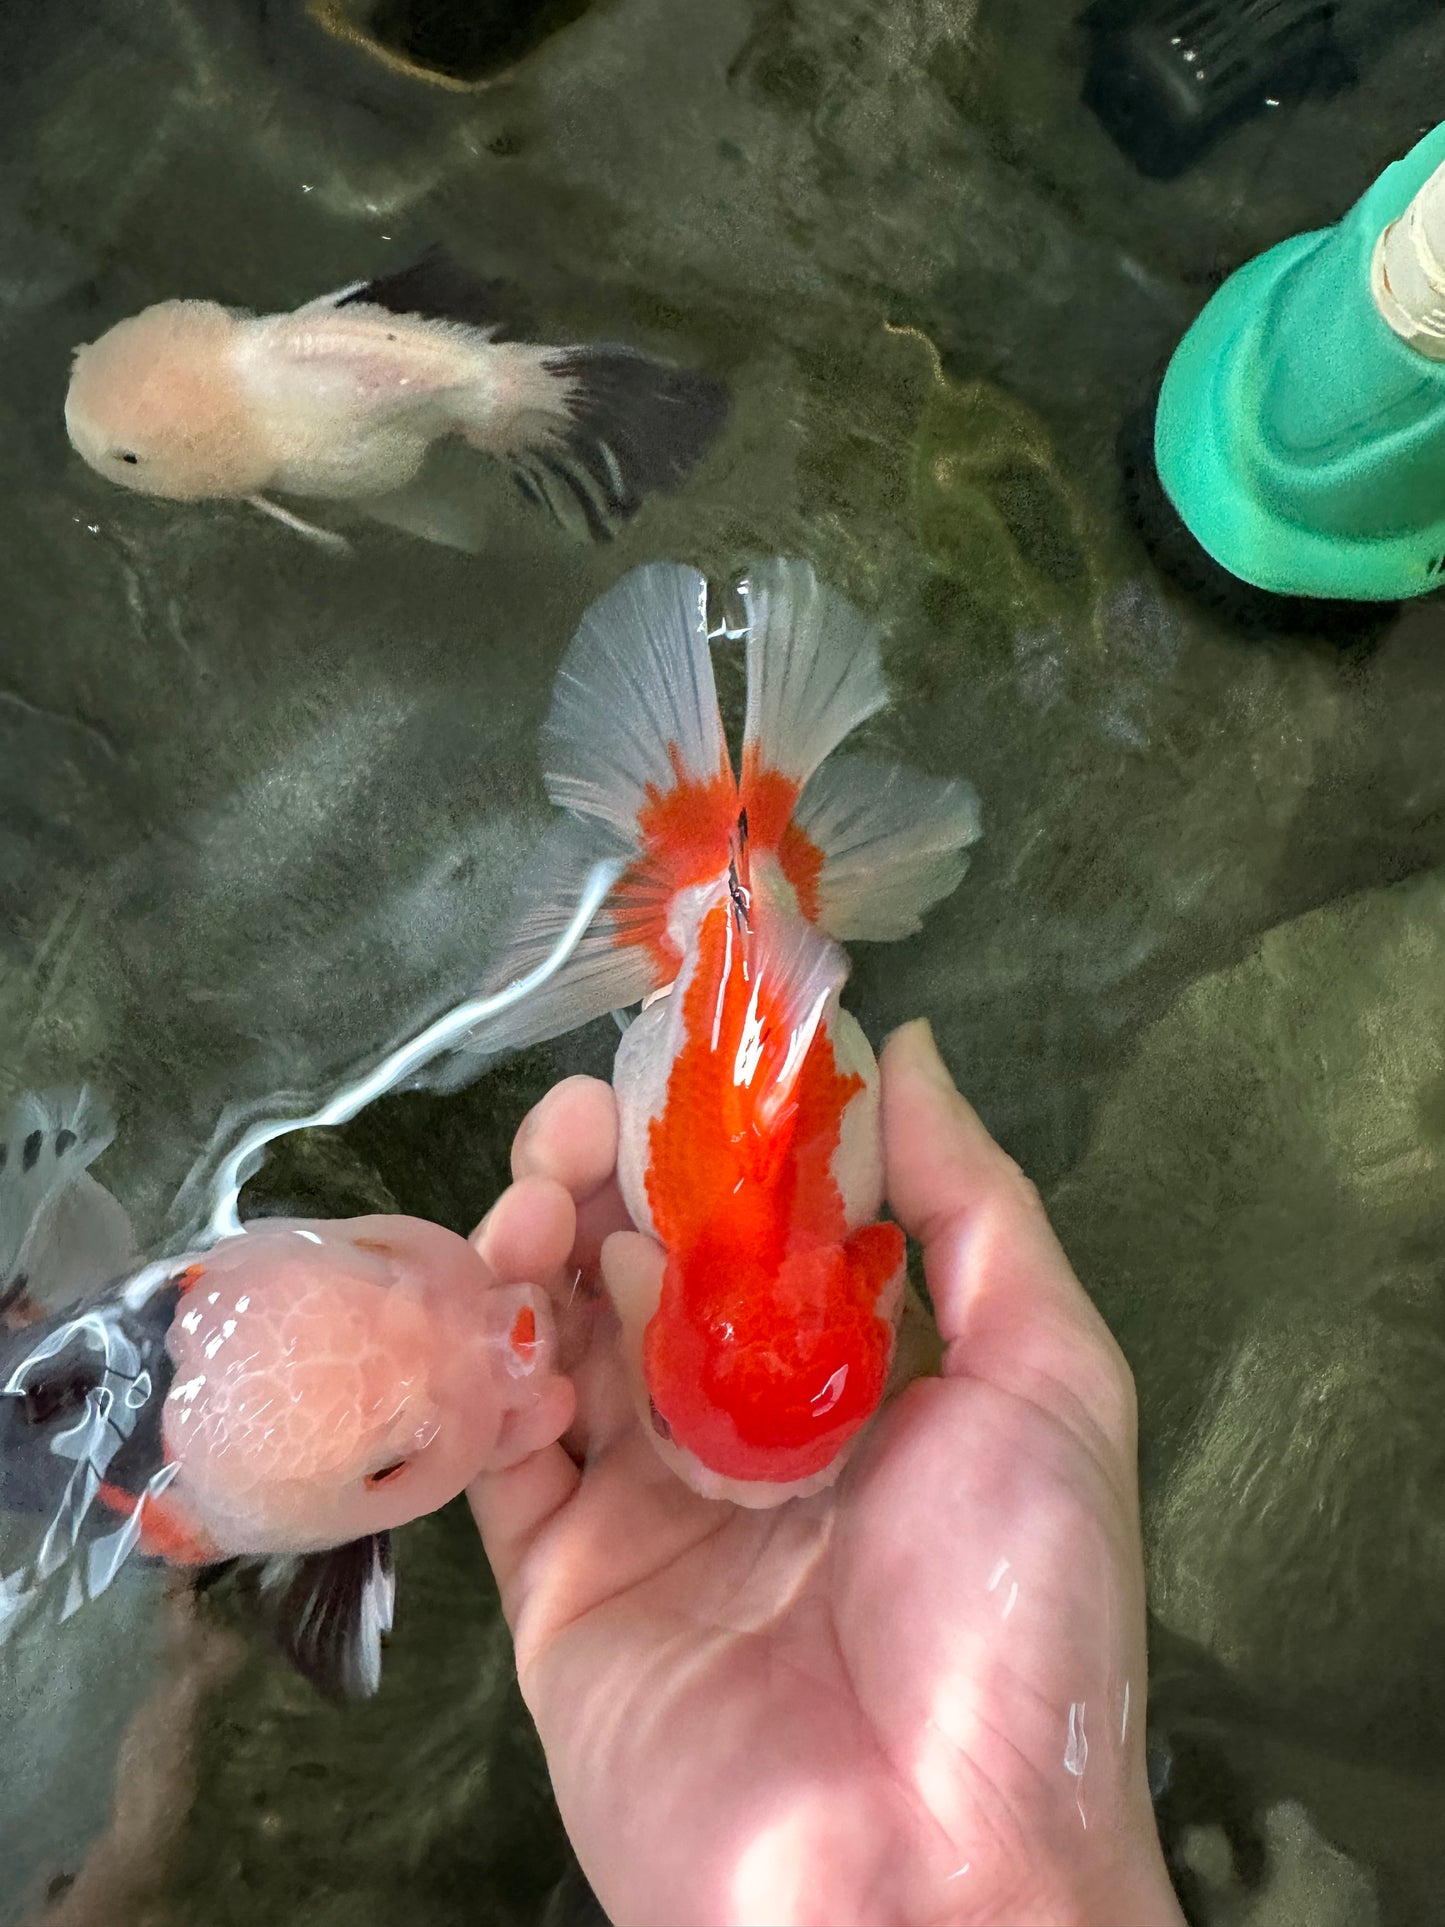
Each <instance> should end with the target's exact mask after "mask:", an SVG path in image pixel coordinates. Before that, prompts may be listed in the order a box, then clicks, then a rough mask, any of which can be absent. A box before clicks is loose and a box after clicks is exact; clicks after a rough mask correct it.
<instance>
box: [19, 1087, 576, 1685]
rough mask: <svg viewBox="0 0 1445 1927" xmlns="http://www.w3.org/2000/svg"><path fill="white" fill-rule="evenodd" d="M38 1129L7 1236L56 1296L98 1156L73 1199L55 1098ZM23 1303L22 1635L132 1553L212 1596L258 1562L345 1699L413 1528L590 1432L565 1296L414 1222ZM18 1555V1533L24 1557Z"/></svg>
mask: <svg viewBox="0 0 1445 1927" xmlns="http://www.w3.org/2000/svg"><path fill="white" fill-rule="evenodd" d="M60 1114H61V1113H60V1112H59V1111H54V1112H52V1113H47V1117H48V1120H49V1124H48V1125H47V1126H44V1127H41V1128H49V1125H53V1120H54V1116H55V1115H60ZM17 1115H18V1117H19V1122H20V1125H21V1126H23V1127H28V1128H23V1129H22V1130H21V1131H20V1133H19V1134H18V1135H17V1134H16V1133H15V1132H14V1131H12V1132H11V1133H9V1134H7V1137H6V1139H5V1146H6V1157H5V1166H4V1169H3V1170H0V1235H3V1236H4V1237H5V1238H6V1239H7V1245H6V1247H5V1249H6V1250H7V1251H8V1250H12V1249H13V1250H14V1251H17V1252H20V1253H23V1254H28V1258H27V1262H29V1263H30V1264H31V1265H32V1267H33V1269H32V1272H31V1277H32V1278H34V1277H35V1276H46V1277H51V1276H53V1266H52V1265H51V1262H50V1255H49V1248H48V1244H47V1240H46V1237H45V1235H44V1231H45V1223H46V1222H49V1223H50V1224H52V1225H61V1224H63V1223H64V1222H65V1216H64V1213H63V1211H62V1210H61V1207H62V1206H63V1205H64V1203H65V1200H66V1198H67V1197H68V1196H74V1195H75V1190H74V1188H73V1187H76V1186H78V1185H79V1181H80V1179H81V1177H82V1176H83V1161H82V1160H81V1159H80V1158H79V1157H77V1158H75V1159H73V1160H72V1162H71V1164H70V1166H69V1184H70V1186H71V1187H72V1189H70V1190H67V1188H66V1184H65V1183H64V1182H63V1181H62V1180H61V1179H59V1178H58V1177H57V1176H56V1174H55V1172H54V1171H52V1173H51V1177H50V1182H49V1184H48V1186H44V1187H42V1186H41V1185H39V1184H38V1183H37V1182H36V1176H35V1174H36V1173H37V1172H38V1171H40V1170H41V1169H42V1164H41V1151H37V1152H36V1154H35V1157H34V1158H33V1159H31V1160H30V1161H29V1163H28V1165H27V1158H26V1150H27V1146H29V1145H30V1144H31V1142H32V1138H31V1132H32V1131H33V1130H34V1129H35V1128H37V1126H36V1124H35V1122H34V1119H35V1116H36V1115H37V1113H36V1107H35V1101H34V1100H30V1101H29V1104H28V1107H24V1108H22V1111H21V1112H20V1113H18V1114H17ZM57 1128H58V1129H59V1130H60V1131H62V1132H64V1131H66V1130H68V1129H69V1128H70V1127H69V1126H67V1125H60V1126H58V1127H57ZM92 1141H93V1140H92ZM54 1142H55V1132H54V1130H53V1129H52V1130H51V1135H50V1138H49V1141H48V1143H46V1144H44V1145H42V1147H41V1148H42V1150H43V1151H44V1152H45V1153H46V1154H47V1155H49V1156H50V1157H51V1158H52V1160H53V1159H54V1158H55V1151H54ZM17 1147H18V1155H17ZM72 1148H73V1147H72V1146H71V1145H70V1144H66V1145H65V1146H64V1147H63V1149H62V1151H61V1153H60V1154H59V1155H60V1157H62V1158H63V1157H65V1156H66V1154H67V1153H68V1152H70V1151H71V1150H72ZM17 1174H18V1176H17ZM91 1182H92V1183H93V1180H92V1181H91ZM96 1189H97V1190H99V1187H98V1186H96ZM109 1202H110V1204H111V1205H112V1206H113V1208H114V1210H115V1211H117V1212H118V1211H119V1207H118V1206H115V1205H114V1201H113V1200H110V1201H109ZM37 1205H38V1207H39V1208H40V1210H41V1211H42V1214H44V1215H43V1217H42V1220H41V1222H40V1223H39V1224H38V1228H32V1225H31V1224H30V1223H28V1222H27V1221H26V1218H25V1212H26V1210H27V1209H28V1208H32V1207H36V1206H37ZM37 1229H38V1235H37ZM12 1263H13V1260H12ZM20 1303H21V1298H20V1297H19V1296H16V1295H12V1298H11V1315H10V1328H9V1334H8V1336H6V1337H4V1338H3V1339H0V1515H8V1516H9V1518H10V1520H11V1521H12V1522H13V1521H15V1520H17V1519H18V1520H21V1521H24V1520H26V1519H30V1520H33V1521H37V1522H38V1529H39V1531H40V1539H39V1547H38V1550H37V1551H36V1552H35V1553H34V1554H33V1556H32V1557H31V1558H30V1559H29V1560H28V1561H25V1560H22V1561H21V1562H20V1564H19V1565H18V1566H16V1567H15V1569H14V1570H13V1571H12V1570H10V1567H11V1565H12V1563H13V1562H12V1560H10V1559H7V1558H6V1557H5V1555H4V1553H3V1551H0V1620H3V1619H4V1616H5V1613H6V1612H7V1610H9V1611H15V1612H18V1611H19V1610H20V1609H21V1608H23V1607H24V1606H26V1605H27V1604H28V1603H29V1598H30V1595H31V1594H32V1593H33V1592H34V1591H35V1590H37V1589H38V1588H40V1587H42V1586H44V1585H45V1584H47V1583H54V1584H56V1585H63V1586H65V1587H66V1588H68V1592H67V1594H66V1596H65V1598H64V1600H63V1604H62V1606H61V1608H60V1610H61V1614H62V1616H64V1615H65V1614H67V1613H68V1612H69V1611H71V1610H74V1609H75V1608H76V1606H78V1605H79V1604H81V1603H83V1601H84V1599H85V1598H86V1597H89V1596H93V1595H94V1593H95V1592H97V1591H99V1590H102V1589H103V1587H104V1586H105V1585H106V1584H108V1583H109V1580H110V1578H111V1577H112V1576H113V1574H114V1571H115V1570H116V1569H118V1566H119V1564H120V1563H121V1562H122V1561H123V1559H124V1558H125V1557H126V1556H127V1555H128V1554H129V1553H130V1552H131V1551H132V1550H134V1551H138V1552H139V1553H141V1554H142V1555H146V1556H149V1557H152V1558H155V1559H159V1560H164V1561H165V1562H166V1563H167V1564H169V1565H171V1566H175V1567H180V1568H183V1569H186V1570H188V1571H190V1572H192V1573H193V1574H195V1575H196V1576H197V1577H199V1578H205V1577H207V1576H209V1574H211V1573H212V1572H214V1571H216V1570H218V1569H220V1568H222V1567H224V1566H225V1565H226V1564H228V1563H229V1562H232V1561H236V1560H240V1561H246V1562H251V1563H252V1564H255V1565H256V1573H257V1577H258V1579H259V1587H260V1593H261V1597H262V1601H263V1604H264V1607H265V1610H266V1614H267V1617H268V1618H269V1619H270V1620H271V1622H272V1623H273V1625H274V1627H275V1630H276V1631H277V1633H278V1636H279V1637H280V1639H281V1641H282V1643H283V1645H284V1646H285V1647H286V1650H287V1651H288V1652H289V1653H290V1655H291V1657H292V1658H293V1659H294V1660H295V1661H296V1663H297V1664H298V1665H299V1666H300V1667H301V1668H302V1670H303V1671H305V1672H307V1673H308V1674H309V1675H310V1676H311V1677H312V1678H314V1679H316V1680H317V1681H318V1683H319V1684H321V1685H323V1686H324V1687H326V1688H327V1689H328V1690H331V1691H334V1692H341V1693H350V1694H362V1693H367V1692H371V1691H374V1690H375V1687H376V1684H377V1682H378V1679H379V1671H380V1647H381V1637H382V1635H383V1634H384V1633H385V1632H386V1631H387V1630H388V1628H389V1627H390V1624H391V1612H392V1576H391V1561H390V1551H389V1542H388V1533H389V1531H390V1529H391V1528H393V1527H395V1526H398V1525H401V1524H404V1523H405V1522H407V1521H408V1520H411V1519H414V1518H417V1517H420V1516H421V1515H422V1514H424V1513H427V1512H430V1511H433V1510H435V1509H436V1508H437V1507H438V1506H441V1505H444V1504H446V1503H447V1502H448V1501H449V1500H450V1499H452V1498H454V1497H455V1496H456V1495H457V1494H458V1493H459V1492H460V1491H461V1490H462V1489H463V1488H464V1487H465V1486H466V1485H467V1484H468V1483H469V1482H470V1481H471V1480H472V1479H473V1478H475V1477H476V1476H477V1475H478V1474H479V1473H481V1472H484V1471H487V1470H495V1469H500V1468H501V1467H503V1466H506V1465H509V1464H511V1463H514V1462H515V1461H517V1460H519V1459H521V1458H523V1457H525V1456H526V1455H527V1454H528V1453H530V1452H532V1451H534V1450H536V1449H537V1448H538V1447H539V1446H541V1445H544V1444H548V1443H550V1442H551V1441H552V1440H553V1439H555V1438H556V1437H558V1436H559V1434H560V1433H561V1432H562V1430H563V1429H564V1427H565V1426H566V1424H567V1423H568V1421H569V1419H570V1416H571V1411H572V1402H573V1401H572V1389H571V1386H570V1383H569V1382H568V1381H566V1380H564V1379H562V1378H560V1377H558V1376H557V1374H556V1371H555V1369H554V1367H555V1353H556V1346H555V1333H554V1327H553V1322H552V1316H551V1310H550V1307H549V1304H548V1302H547V1299H546V1297H545V1295H544V1294H543V1293H542V1292H540V1291H539V1290H537V1289H536V1288H535V1287H533V1286H531V1285H516V1286H505V1287H504V1286H502V1285H501V1284H499V1283H498V1281H497V1280H496V1278H495V1277H494V1275H493V1274H492V1273H491V1272H490V1270H489V1269H488V1267H487V1266H486V1265H485V1263H484V1262H483V1260H482V1259H481V1257H480V1256H479V1255H478V1253H477V1252H476V1251H475V1250H474V1249H473V1247H472V1246H471V1245H469V1244H468V1243H467V1242H466V1241H465V1240H464V1239H462V1238H459V1237H456V1236H455V1235H454V1234H453V1233H451V1232H449V1231H445V1230H443V1229H441V1228H440V1227H439V1226H436V1225H432V1224H427V1223H424V1222H422V1221H421V1220H418V1219H414V1218H403V1217H396V1216H377V1217H366V1218H355V1219H350V1220H316V1221H291V1220H283V1219H267V1220H262V1221H260V1222H258V1223H257V1224H255V1225H253V1226H252V1227H250V1228H249V1229H247V1230H245V1231H243V1232H242V1233H240V1234H239V1235H237V1236H235V1237H232V1238H228V1239H224V1240H223V1241H221V1242H220V1243H219V1244H216V1245H214V1246H212V1247H211V1248H210V1249H208V1250H206V1251H204V1252H201V1253H198V1254H196V1255H195V1256H193V1257H189V1258H179V1259H175V1260H172V1261H169V1262H167V1263H164V1264H156V1265H150V1266H147V1267H145V1268H143V1269H142V1270H141V1271H139V1272H135V1273H133V1274H131V1275H130V1276H128V1277H122V1278H121V1279H119V1280H118V1281H116V1282H115V1283H114V1284H112V1285H110V1286H109V1287H108V1288H107V1289H105V1290H104V1291H101V1292H99V1293H98V1294H96V1295H95V1296H94V1297H92V1298H91V1299H90V1300H88V1301H86V1302H82V1303H80V1304H72V1305H68V1306H66V1307H64V1308H62V1309H59V1310H55V1309H50V1310H47V1309H46V1308H44V1307H42V1306H41V1305H40V1304H38V1303H36V1302H35V1300H34V1299H33V1298H32V1297H30V1295H29V1292H28V1290H27V1291H26V1292H25V1295H24V1303H25V1306H26V1310H25V1315H24V1322H23V1323H21V1322H19V1321H18V1320H16V1319H15V1317H14V1316H13V1314H14V1310H15V1307H16V1306H17V1305H19V1304H20ZM12 1536H13V1534H11V1533H7V1531H6V1528H5V1520H4V1517H3V1516H0V1548H3V1547H4V1546H5V1544H6V1543H7V1541H8V1540H9V1539H10V1538H11V1537H12ZM257 1562H259V1563H257ZM4 1631H5V1626H4V1625H3V1624H0V1635H3V1633H4Z"/></svg>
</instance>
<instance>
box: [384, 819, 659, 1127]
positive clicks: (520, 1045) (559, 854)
mask: <svg viewBox="0 0 1445 1927" xmlns="http://www.w3.org/2000/svg"><path fill="white" fill-rule="evenodd" d="M623 854H625V852H624V850H623V846H622V844H621V843H620V842H619V840H618V839H617V838H615V837H612V836H609V835H608V834H607V833H605V832H602V831H599V830H596V829H595V828H592V827H591V826H587V825H583V824H580V823H576V822H566V823H559V824H557V825H556V827H555V828H554V829H552V830H550V831H549V832H548V834H547V835H546V836H545V837H544V838H543V839H542V842H541V845H540V846H539V848H538V849H537V851H536V853H535V855H534V856H533V857H532V859H531V861H530V863H529V864H528V865H527V867H526V869H525V870H524V871H523V873H522V877H521V880H520V882H519V883H518V886H517V891H516V894H515V896H514V898H513V901H512V905H511V913H510V922H509V926H508V929H507V933H506V938H505V941H504V943H503V947H502V952H501V955H500V957H499V958H498V960H497V962H496V963H495V964H494V966H493V967H492V969H491V970H490V972H489V973H488V976H487V979H486V983H485V986H484V989H485V991H486V992H487V993H488V994H490V993H492V992H495V991H499V990H502V989H504V988H505V987H506V986H507V985H508V984H513V983H516V982H517V980H518V979H519V978H521V977H525V976H526V975H527V974H528V973H529V972H530V971H532V970H535V969H536V968H537V966H538V965H539V964H541V963H543V962H544V961H545V960H546V958H547V957H548V956H549V955H550V954H551V952H552V950H553V949H554V948H555V947H556V945H557V943H558V942H559V940H560V939H561V937H562V935H563V932H564V931H565V930H566V928H567V926H568V924H569V923H570V922H571V920H572V918H573V916H574V914H575V913H576V910H577V907H578V904H579V902H580V901H581V898H582V895H583V892H584V891H585V890H586V888H587V885H588V881H589V879H590V877H591V876H592V873H593V870H594V867H595V865H596V864H598V863H599V862H607V861H609V860H613V861H616V860H618V858H619V857H620V856H621V855H623ZM653 988H654V972H653V969H652V966H651V963H650V961H649V959H648V956H647V953H646V951H645V950H643V949H640V948H638V947H637V946H636V945H633V944H627V943H624V942H623V941H622V936H621V930H620V925H619V905H618V904H617V903H616V901H615V900H613V901H609V902H604V903H603V905H602V907H601V908H600V909H599V911H598V912H597V915H596V916H595V917H594V918H593V920H592V923H591V925H590V926H589V928H588V929H587V931H586V933H585V935H584V936H583V937H582V939H581V941H580V942H579V943H578V944H577V946H576V948H575V949H574V950H573V952H572V954H571V955H570V956H569V957H568V959H567V961H566V962H565V963H564V964H563V965H562V966H561V968H560V969H559V970H556V971H554V972H553V974H552V975H551V976H550V977H549V978H548V979H547V980H546V982H545V983H542V984H541V985H539V986H538V987H537V988H536V989H534V990H533V991H531V992H530V994H529V995H527V996H526V997H524V998H522V999H521V1000H520V1001H519V1002H517V1003H514V1004H512V1005H511V1006H510V1008H508V1009H506V1010H503V1011H501V1012H499V1013H498V1014H496V1015H494V1016H492V1017H488V1018H486V1019H484V1020H483V1021H482V1022H481V1023H480V1024H479V1025H478V1026H477V1027H476V1029H475V1030H474V1031H473V1032H472V1033H471V1034H470V1035H469V1036H467V1037H464V1038H461V1039H459V1040H458V1041H457V1043H456V1044H455V1045H454V1046H453V1047H452V1049H451V1050H450V1051H449V1052H448V1054H447V1055H446V1056H445V1057H444V1058H442V1059H441V1060H440V1061H439V1062H438V1063H436V1064H434V1065H432V1066H430V1067H428V1069H427V1070H426V1071H425V1073H424V1074H423V1075H421V1076H420V1077H419V1078H418V1079H417V1082H418V1084H420V1085H422V1086H424V1087H425V1088H426V1089H428V1090H433V1091H452V1090H459V1089H461V1088H462V1087H463V1086H465V1085H467V1084H469V1083H471V1082H472V1080H473V1079H474V1078H476V1077H477V1076H479V1075H480V1074H481V1072H482V1071H483V1070H484V1069H485V1067H486V1065H487V1064H488V1063H489V1062H491V1060H492V1059H493V1058H495V1057H499V1056H501V1055H502V1054H503V1053H505V1052H507V1051H515V1050H524V1049H526V1048H527V1046H528V1045H531V1044H542V1043H545V1042H546V1041H547V1040H548V1038H551V1037H561V1036H564V1035H565V1034H566V1033H567V1032H568V1031H573V1030H579V1029H580V1028H581V1027H582V1025H584V1024H590V1023H592V1022H593V1021H594V1019H596V1018H598V1017H605V1016H606V1015H607V1014H608V1012H609V1011H614V1010H617V1011H620V1010H625V1009H626V1008H627V1006H628V1005H629V1004H635V1003H639V1002H641V1000H642V999H643V998H644V997H645V996H646V995H647V993H648V992H649V991H650V990H651V989H653Z"/></svg>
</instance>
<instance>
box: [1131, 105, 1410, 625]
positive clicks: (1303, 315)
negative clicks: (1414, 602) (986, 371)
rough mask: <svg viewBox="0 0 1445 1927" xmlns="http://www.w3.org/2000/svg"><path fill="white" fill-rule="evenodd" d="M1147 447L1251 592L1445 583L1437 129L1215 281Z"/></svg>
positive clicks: (1405, 591) (1361, 591) (1172, 497)
mask: <svg viewBox="0 0 1445 1927" xmlns="http://www.w3.org/2000/svg"><path fill="white" fill-rule="evenodd" d="M1153 453H1154V464H1155V467H1156V469H1157V472H1158V479H1159V482H1160V483H1161V484H1162V486H1163V489H1164V492H1165V494H1166V495H1167V497H1168V498H1169V501H1170V502H1171V503H1172V505H1173V507H1174V508H1175V509H1176V510H1177V512H1178V514H1179V516H1180V517H1181V518H1182V520H1183V522H1184V524H1185V525H1186V527H1187V528H1188V530H1189V532H1190V534H1191V535H1192V536H1193V537H1194V539H1195V541H1197V542H1198V544H1199V545H1200V547H1201V548H1203V549H1204V550H1205V551H1206V552H1207V554H1208V555H1209V556H1210V557H1212V558H1213V560H1214V561H1215V562H1216V563H1218V564H1219V565H1220V566H1221V567H1222V568H1224V569H1226V570H1228V571H1229V573H1230V574H1231V575H1233V576H1235V577H1238V578H1239V579H1240V580H1241V581H1243V582H1245V583H1248V584H1251V585H1252V586H1253V587H1255V588H1257V589H1263V590H1267V591H1269V592H1271V593H1273V594H1275V595H1284V596H1306V597H1319V598H1336V599H1348V600H1353V601H1359V602H1387V601H1396V600H1398V599H1400V598H1402V597H1406V596H1416V595H1423V594H1425V593H1426V592H1427V591H1429V590H1431V589H1434V588H1437V587H1439V586H1440V584H1441V582H1442V581H1445V124H1442V125H1441V126H1439V127H1437V128H1435V129H1434V130H1433V131H1432V132H1431V133H1429V134H1427V135H1426V136H1425V138H1424V139H1423V140H1422V141H1420V142H1419V144H1418V145H1417V146H1416V147H1414V148H1412V149H1411V151H1410V152H1409V153H1408V154H1407V155H1405V157H1404V158H1403V159H1402V160H1399V161H1396V162H1395V163H1394V164H1393V166H1391V167H1387V168H1386V169H1385V171H1384V173H1383V174H1381V176H1380V177H1379V179H1378V180H1377V181H1376V182H1375V183H1374V185H1373V186H1372V187H1371V188H1370V189H1369V190H1368V192H1367V193H1365V194H1364V195H1363V197H1362V198H1361V199H1360V200H1359V201H1358V202H1357V203H1356V205H1355V206H1354V207H1353V208H1352V209H1351V210H1350V212H1349V213H1348V214H1347V215H1346V216H1345V218H1344V219H1343V220H1342V221H1341V222H1339V223H1338V225H1337V226H1335V227H1332V228H1325V229H1322V230H1320V231H1319V232H1316V233H1312V234H1302V235H1296V236H1295V237H1294V238H1293V239H1291V240H1288V241H1283V242H1281V243H1280V244H1279V246H1277V247H1274V248H1271V249H1270V250H1269V252H1268V253H1266V254H1262V255H1260V256H1259V257H1258V258H1257V259H1255V260H1253V261H1250V262H1248V263H1247V264H1246V265H1245V266H1244V267H1242V268H1240V269H1239V270H1238V271H1237V272H1236V273H1235V274H1233V275H1232V276H1231V277H1230V279H1229V280H1228V281H1226V282H1225V284H1224V286H1223V287H1221V288H1220V289H1219V290H1218V292H1217V293H1216V294H1215V295H1214V296H1213V298H1212V299H1211V300H1210V302H1209V303H1208V305H1207V306H1206V307H1205V309H1204V311H1203V313H1202V314H1200V316H1199V317H1198V319H1197V320H1196V321H1195V323H1194V325H1193V327H1191V328H1190V330H1189V332H1188V333H1187V334H1186V335H1185V337H1184V339H1183V341H1182V342H1181V343H1180V344H1179V347H1178V348H1177V350H1176V351H1175V354H1174V358H1173V360H1172V361H1171V362H1170V364H1169V369H1168V372H1167V373H1166V375H1165V377H1164V382H1163V386H1162V388H1161V389H1160V393H1159V401H1158V407H1157V411H1156V413H1155V418H1154V443H1153Z"/></svg>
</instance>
